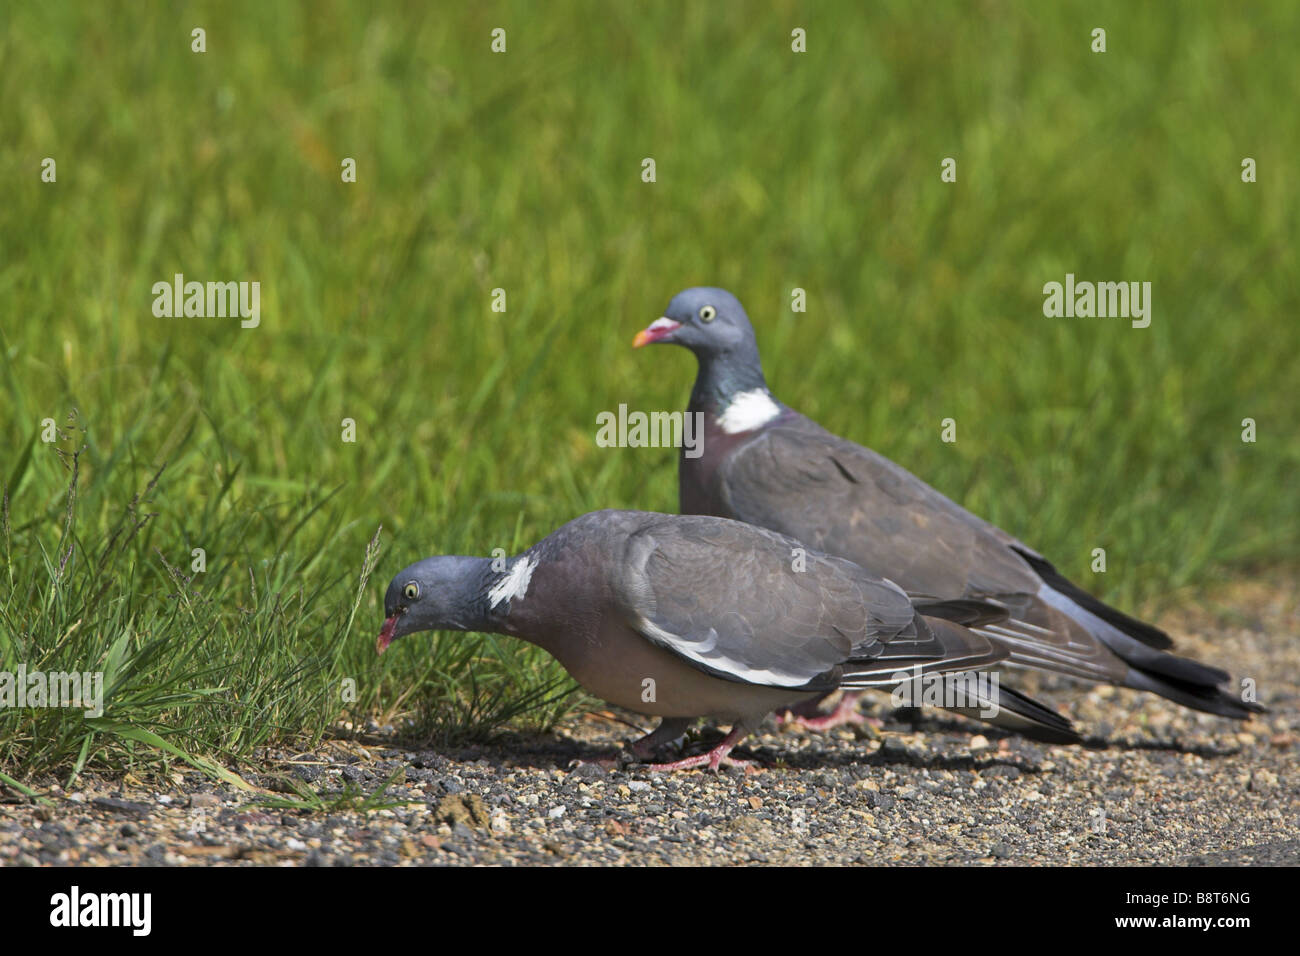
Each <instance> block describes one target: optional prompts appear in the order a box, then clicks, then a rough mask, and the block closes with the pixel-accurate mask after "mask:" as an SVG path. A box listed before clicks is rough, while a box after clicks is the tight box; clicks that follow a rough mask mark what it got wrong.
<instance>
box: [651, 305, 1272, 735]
mask: <svg viewBox="0 0 1300 956" xmlns="http://www.w3.org/2000/svg"><path fill="white" fill-rule="evenodd" d="M659 342H662V343H671V344H675V345H682V346H685V347H686V348H688V349H690V350H691V351H692V352H693V353H694V354H695V357H696V358H697V359H698V361H699V375H698V377H697V378H696V379H695V387H694V389H693V390H692V392H691V401H690V405H689V407H688V411H690V412H702V413H703V414H704V435H703V448H702V450H701V449H699V448H698V447H697V448H696V449H694V450H693V454H695V455H697V456H698V457H688V456H686V454H685V451H686V449H683V455H682V457H681V464H680V471H679V491H680V496H681V510H682V513H683V514H708V515H718V516H722V517H727V518H736V519H738V520H741V521H746V522H749V523H751V524H755V525H759V526H762V527H765V528H771V529H773V530H775V531H779V532H781V533H782V534H786V535H789V536H790V537H792V538H797V539H799V540H800V541H803V542H805V543H806V544H808V545H809V546H810V547H814V548H817V549H819V550H821V551H824V552H826V553H828V554H833V555H837V556H839V557H843V558H848V559H849V560H850V561H854V562H856V563H857V564H860V565H861V566H862V567H863V568H865V569H866V570H867V571H869V572H871V573H872V574H877V575H881V576H886V577H888V578H889V579H890V580H892V581H896V582H897V583H898V584H899V585H900V586H901V587H903V588H904V589H905V590H906V591H907V592H908V593H909V594H912V595H914V596H917V595H925V596H933V597H938V598H959V597H967V598H974V599H978V600H981V601H987V602H990V603H993V604H995V605H998V606H1000V607H1003V608H1005V609H1006V610H1007V612H1008V614H1009V616H1010V620H1009V621H1004V622H1002V623H998V624H989V625H986V626H983V627H981V628H980V632H981V633H985V634H987V635H989V636H990V637H996V639H997V640H998V641H999V642H1000V643H1003V644H1005V645H1006V646H1007V647H1008V648H1009V649H1010V651H1011V657H1010V661H1009V663H1013V664H1020V665H1024V666H1029V667H1036V668H1040V669H1043V670H1048V671H1055V672H1058V673H1062V674H1068V675H1070V676H1072V677H1079V678H1085V679H1088V680H1093V681H1101V682H1105V683H1111V684H1118V685H1120V686H1123V687H1132V688H1136V689H1138V690H1144V691H1153V692H1155V693H1157V694H1160V695H1161V696H1162V697H1167V698H1168V699H1170V700H1173V701H1176V702H1177V703H1179V704H1182V705H1184V706H1186V707H1191V708H1194V709H1196V710H1202V711H1206V712H1208V713H1212V714H1218V715H1220V716H1224V717H1233V718H1238V719H1245V718H1247V717H1249V716H1250V714H1251V713H1252V712H1260V711H1262V710H1263V708H1262V707H1260V706H1259V705H1258V704H1255V703H1252V702H1247V701H1243V700H1241V699H1240V698H1239V697H1237V696H1236V695H1234V694H1233V693H1232V691H1231V690H1230V685H1229V680H1230V678H1229V675H1228V674H1227V673H1226V672H1225V671H1222V670H1220V669H1219V668H1217V667H1209V666H1206V665H1204V664H1200V663H1198V662H1196V661H1193V660H1189V659H1186V658H1180V657H1175V656H1174V655H1172V654H1166V653H1163V651H1164V650H1165V649H1167V648H1170V647H1172V645H1173V642H1172V641H1171V640H1170V639H1169V636H1168V635H1167V634H1165V633H1164V632H1163V631H1161V630H1159V629H1158V628H1155V627H1153V626H1151V625H1150V624H1146V623H1144V622H1142V621H1139V620H1136V619H1135V618H1132V617H1130V616H1128V615H1127V614H1125V613H1123V612H1122V611H1118V610H1116V609H1115V608H1113V607H1110V606H1109V605H1106V604H1103V603H1102V602H1101V601H1099V600H1097V598H1095V597H1093V596H1092V595H1090V594H1088V593H1087V592H1086V591H1084V590H1082V589H1081V588H1079V587H1077V586H1076V585H1074V584H1072V583H1071V582H1070V581H1068V580H1066V579H1065V578H1064V577H1063V576H1062V575H1061V574H1060V573H1059V572H1058V571H1057V570H1056V568H1054V567H1053V566H1052V565H1051V564H1050V563H1049V562H1048V561H1047V559H1045V558H1044V557H1043V556H1042V555H1040V554H1039V553H1038V552H1037V551H1035V550H1034V549H1032V548H1030V547H1028V546H1027V545H1025V544H1023V543H1022V542H1020V541H1018V540H1016V539H1015V538H1013V537H1012V536H1011V535H1009V534H1007V533H1006V532H1005V531H1003V530H1001V529H1000V528H996V527H994V526H993V525H991V524H989V523H988V522H986V521H983V520H982V519H980V518H978V517H976V516H975V515H973V514H971V513H970V512H969V511H966V510H965V509H964V508H962V507H960V506H959V505H957V504H955V503H954V502H952V501H950V500H948V499H947V498H945V497H944V496H943V495H941V494H940V493H939V492H937V491H935V490H934V489H933V488H931V487H930V486H929V485H927V484H925V483H924V482H923V481H921V480H920V479H919V478H917V477H916V476H915V475H912V474H911V473H909V472H908V471H906V470H904V469H903V468H901V467H899V466H898V465H896V464H894V463H893V462H892V461H889V460H888V459H887V458H884V457H883V456H881V455H879V454H877V453H876V452H874V451H872V450H871V449H869V448H864V447H862V446H861V445H858V444H855V443H854V442H851V441H848V440H847V439H844V438H840V437H839V436H837V435H833V434H831V433H830V432H828V431H826V429H824V428H822V427H821V426H820V425H818V424H817V423H816V422H814V421H812V420H811V419H808V418H805V417H804V416H803V415H800V414H799V413H798V412H796V411H794V410H793V409H791V408H789V407H787V406H785V405H783V404H782V403H781V402H780V401H778V400H777V399H776V398H774V397H773V396H772V394H771V392H769V391H768V388H767V382H766V380H765V379H764V377H763V369H762V365H761V364H760V361H759V356H758V344H757V342H756V340H755V338H754V330H753V327H752V326H751V325H750V323H749V317H748V316H747V315H746V314H745V310H744V308H743V307H742V306H741V304H740V302H739V301H738V300H737V299H736V297H735V296H733V295H732V294H731V293H729V292H727V291H725V290H723V289H712V288H696V289H687V290H686V291H684V292H681V293H679V294H678V295H676V296H675V297H674V298H673V300H672V301H671V302H670V303H669V304H668V309H667V311H666V312H665V313H664V316H663V317H662V318H659V319H656V320H655V321H654V322H653V323H651V325H650V326H649V327H648V328H647V329H645V330H644V331H643V332H641V333H640V334H638V335H637V337H636V339H635V341H634V342H633V345H634V346H636V347H640V346H642V345H648V344H651V343H659Z"/></svg>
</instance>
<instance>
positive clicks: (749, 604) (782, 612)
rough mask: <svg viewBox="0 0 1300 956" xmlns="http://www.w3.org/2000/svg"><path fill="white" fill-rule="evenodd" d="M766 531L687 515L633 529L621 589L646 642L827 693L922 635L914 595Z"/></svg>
mask: <svg viewBox="0 0 1300 956" xmlns="http://www.w3.org/2000/svg"><path fill="white" fill-rule="evenodd" d="M796 548H798V549H802V548H803V546H802V545H800V544H799V543H798V542H796V541H792V540H790V539H788V538H786V537H784V536H781V535H777V534H774V533H772V532H770V531H767V530H764V529H762V528H755V527H751V526H748V525H744V524H741V523H739V522H734V521H727V520H726V519H719V518H702V517H697V516H682V517H677V518H673V519H671V520H665V521H664V522H660V523H655V524H651V525H649V526H647V527H645V528H643V529H642V530H641V531H638V532H637V533H635V534H633V535H631V536H629V538H628V541H627V544H626V546H625V550H624V555H623V559H622V560H621V561H620V562H618V564H617V568H618V570H617V571H616V572H615V575H616V578H615V580H614V581H613V585H614V587H613V590H614V593H615V596H616V600H617V601H618V602H619V604H620V609H621V611H622V613H623V614H624V616H625V618H626V620H627V622H628V624H629V625H630V626H632V627H633V628H634V629H635V630H637V632H638V633H640V634H641V635H642V636H643V637H645V638H646V640H649V641H651V642H652V643H654V644H657V645H659V646H660V647H664V648H666V649H668V650H670V651H672V652H673V653H675V654H677V655H678V656H680V657H682V658H683V659H684V660H686V661H687V662H689V663H690V664H692V665H693V666H695V667H697V668H700V669H701V670H704V671H706V672H707V673H710V674H713V675H714V676H717V677H722V678H725V679H727V680H734V681H740V682H744V683H750V684H761V685H766V686H775V687H791V688H800V689H808V690H829V689H831V688H833V687H836V686H838V684H839V676H840V673H841V665H843V664H845V662H847V661H850V660H851V659H854V658H858V657H866V656H869V655H872V654H873V653H874V652H876V649H877V648H879V647H880V646H882V645H883V644H885V643H887V642H889V641H892V640H896V639H900V640H904V641H906V640H908V639H909V638H912V637H914V636H915V634H916V628H917V622H918V621H920V618H919V617H918V616H917V615H916V613H915V611H914V610H913V608H912V605H911V602H910V601H909V600H908V598H907V596H906V594H904V593H903V591H902V590H901V589H900V588H898V587H896V586H895V585H892V584H889V583H888V582H884V581H877V580H874V579H872V578H870V577H869V576H868V575H866V574H864V573H863V572H862V570H861V569H860V568H857V567H856V566H854V565H852V564H851V563H849V562H847V561H842V560H840V559H836V558H829V557H826V556H824V555H820V554H817V553H816V552H808V553H805V555H804V556H803V559H802V560H803V568H804V570H795V567H796V566H798V560H797V559H798V555H797V554H795V553H794V552H795V549H796Z"/></svg>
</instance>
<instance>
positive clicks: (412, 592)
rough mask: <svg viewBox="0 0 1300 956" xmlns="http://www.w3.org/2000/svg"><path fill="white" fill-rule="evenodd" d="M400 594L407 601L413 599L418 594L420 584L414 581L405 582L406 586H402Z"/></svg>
mask: <svg viewBox="0 0 1300 956" xmlns="http://www.w3.org/2000/svg"><path fill="white" fill-rule="evenodd" d="M402 596H403V597H405V598H406V599H407V600H408V601H414V600H415V599H416V598H418V597H419V596H420V586H419V585H418V584H416V583H415V582H414V581H408V582H406V587H404V588H402Z"/></svg>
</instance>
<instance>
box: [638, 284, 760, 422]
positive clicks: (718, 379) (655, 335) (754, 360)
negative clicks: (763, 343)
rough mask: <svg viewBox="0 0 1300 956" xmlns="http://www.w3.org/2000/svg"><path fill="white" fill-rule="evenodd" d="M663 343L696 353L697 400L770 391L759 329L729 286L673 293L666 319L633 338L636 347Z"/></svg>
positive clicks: (723, 399)
mask: <svg viewBox="0 0 1300 956" xmlns="http://www.w3.org/2000/svg"><path fill="white" fill-rule="evenodd" d="M659 342H664V343H667V344H669V345H681V346H684V347H686V348H688V349H690V350H691V351H692V352H693V353H695V358H696V359H697V360H698V361H699V363H700V374H699V378H697V379H696V382H695V390H694V392H693V393H692V404H693V405H694V404H695V403H696V402H697V401H698V402H700V403H703V404H706V405H718V404H722V405H725V404H726V403H727V402H728V401H730V399H731V398H732V397H734V396H735V395H737V394H739V393H741V392H746V391H750V390H752V389H763V390H764V391H766V390H767V383H766V381H765V380H764V379H763V364H762V362H761V361H760V360H759V357H758V342H757V341H756V340H755V338H754V327H753V326H752V325H750V324H749V316H747V315H746V314H745V307H744V306H742V305H741V304H740V300H739V299H737V298H736V297H735V296H734V295H732V294H731V293H730V292H728V291H727V290H726V289H714V288H710V287H707V286H701V287H699V288H695V289H686V290H685V291H684V292H679V293H677V294H676V295H675V296H673V300H672V301H671V302H669V303H668V308H667V309H665V310H664V314H663V316H662V317H660V318H658V319H655V320H654V321H653V322H651V323H650V325H649V327H647V328H646V329H645V330H644V331H642V332H640V333H639V334H638V335H637V337H636V339H635V340H633V342H632V347H633V348H640V347H641V346H643V345H651V344H655V343H659Z"/></svg>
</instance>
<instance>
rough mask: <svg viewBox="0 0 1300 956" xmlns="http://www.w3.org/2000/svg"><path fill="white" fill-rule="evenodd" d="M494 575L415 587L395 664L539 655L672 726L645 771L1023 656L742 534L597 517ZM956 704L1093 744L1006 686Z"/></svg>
mask: <svg viewBox="0 0 1300 956" xmlns="http://www.w3.org/2000/svg"><path fill="white" fill-rule="evenodd" d="M797 554H802V558H801V559H799V558H796V555H797ZM493 564H494V562H493V559H491V558H472V557H455V556H441V557H432V558H426V559H425V560H423V561H418V562H416V563H415V564H412V565H411V566H410V567H408V568H406V569H405V570H403V571H402V572H400V573H399V574H398V575H397V576H396V577H394V578H393V580H392V583H391V584H390V585H389V586H388V593H387V594H386V595H385V597H384V612H385V615H386V620H385V621H384V626H383V629H382V630H381V631H380V634H379V639H378V643H377V649H378V651H379V652H380V653H383V651H384V650H385V649H386V648H387V647H388V645H389V644H390V643H391V642H392V641H394V640H395V639H397V638H399V637H401V636H403V635H405V634H411V633H414V632H416V631H428V630H456V631H484V632H492V633H497V634H506V635H510V636H513V637H519V638H523V639H524V640H527V641H530V642H531V643H533V644H536V645H538V646H539V647H541V648H543V649H544V650H546V651H548V652H549V653H550V654H552V655H553V656H554V657H556V658H557V659H558V660H559V661H560V663H561V664H563V665H564V667H565V669H566V670H568V672H569V673H570V674H571V675H573V677H574V678H575V679H576V680H577V681H578V682H579V683H580V684H582V685H583V686H584V687H585V688H586V689H587V690H589V691H590V692H591V693H592V694H594V695H596V696H597V697H601V698H603V699H605V700H607V701H609V702H611V703H613V704H616V705H618V706H620V707H625V708H627V709H629V710H633V711H636V712H638V713H642V714H650V715H658V716H661V717H662V718H663V720H662V722H661V723H660V725H659V727H658V728H656V729H655V731H654V732H652V733H650V734H648V735H647V736H645V737H643V738H642V739H640V740H638V741H636V742H635V743H634V744H633V745H632V748H631V749H632V752H633V753H634V754H635V755H636V756H638V757H646V756H648V755H649V754H650V753H652V752H653V750H654V749H655V748H656V747H657V746H658V745H659V744H662V743H664V742H666V741H671V740H674V739H676V738H677V737H680V736H681V735H682V734H683V733H685V731H686V730H687V729H688V728H689V727H690V725H691V724H692V723H693V722H694V720H695V719H696V718H699V717H713V718H717V719H719V720H723V721H727V722H730V723H731V725H732V727H731V731H730V733H728V734H727V736H726V737H725V738H724V739H723V741H722V742H721V743H720V744H719V745H718V746H717V747H715V748H714V749H713V750H712V751H710V752H709V753H707V754H701V755H699V756H695V757H689V758H686V759H684V760H678V761H676V762H674V763H669V764H662V765H657V766H658V769H665V770H676V769H683V768H686V767H696V766H702V765H705V764H707V765H708V766H709V767H711V768H712V769H714V770H716V769H717V768H718V767H719V766H721V765H722V764H724V763H726V764H738V763H740V761H733V760H732V759H731V758H730V757H729V756H728V754H729V753H730V751H731V749H732V748H733V747H734V746H735V745H736V744H737V743H739V742H740V741H741V740H742V739H744V738H745V737H746V736H748V735H749V734H750V733H752V732H753V731H754V730H756V729H757V728H758V726H759V723H760V722H761V721H762V719H763V718H764V717H765V716H766V715H767V714H768V713H769V712H771V711H773V710H776V709H778V708H785V707H790V706H794V705H797V704H799V703H802V702H805V701H809V700H816V699H818V698H820V697H823V696H825V695H826V694H827V693H829V692H831V691H834V690H835V689H836V688H841V687H843V688H861V687H871V686H880V687H898V686H899V685H900V684H904V683H907V684H909V685H911V686H918V685H917V682H918V681H925V680H932V681H933V680H935V679H938V680H947V681H952V680H953V679H952V678H929V677H928V676H927V675H931V674H933V675H943V674H953V673H955V672H970V671H975V670H979V669H982V668H987V667H989V666H990V665H992V664H995V663H997V662H998V661H1001V660H1004V659H1006V657H1007V656H1008V653H1009V652H1008V650H1007V648H1006V647H1005V646H1003V645H1002V643H1001V641H1000V640H999V639H998V638H996V637H991V636H987V635H982V634H978V633H976V632H974V631H971V630H968V629H967V628H966V627H964V626H963V625H962V624H961V623H959V622H962V621H966V622H969V623H980V622H987V621H989V620H993V619H1000V618H1002V617H1003V616H1004V615H1003V613H1002V612H1001V611H1000V610H998V609H996V608H993V607H991V606H988V605H984V604H981V603H979V602H975V601H952V602H928V603H923V604H920V605H918V606H917V607H914V606H913V603H912V601H911V600H910V599H909V598H908V597H907V595H906V594H904V593H903V591H902V590H901V589H900V588H898V587H897V586H896V585H894V584H891V583H890V582H888V581H882V580H880V579H878V578H875V577H872V576H871V575H870V574H868V573H867V572H866V571H864V570H862V569H861V568H860V567H858V566H857V565H855V564H853V563H852V562H850V561H844V560H842V559H840V558H833V557H829V556H827V555H823V554H820V553H818V552H815V551H811V550H807V549H805V548H803V547H802V546H801V545H800V544H799V542H797V541H793V540H791V539H790V538H787V537H785V536H783V535H779V534H776V533H775V532H772V531H768V530H766V529H764V528H756V527H753V526H752V525H747V524H743V523H741V522H738V521H730V520H728V519H725V518H714V517H708V516H700V515H685V516H684V515H663V514H654V513H651V512H642V511H595V512H592V513H590V514H587V515H583V516H582V517H580V518H575V519H574V520H573V521H570V522H569V523H568V524H566V525H564V526H563V527H561V528H559V529H558V530H556V531H555V532H553V533H552V534H550V535H549V536H547V537H546V538H544V539H542V540H541V541H540V542H538V543H537V544H536V545H534V546H533V547H531V548H529V549H528V550H527V551H525V552H524V553H523V554H521V555H518V556H517V557H515V558H512V559H510V560H509V562H508V564H507V565H506V567H505V568H504V569H503V570H494V569H493ZM900 677H906V680H905V681H904V680H900ZM990 684H991V686H990ZM952 693H955V694H957V695H960V694H962V693H965V694H966V696H964V697H960V696H958V697H956V698H954V697H952V696H947V695H948V694H952ZM943 694H944V696H940V697H939V699H938V701H937V702H939V703H940V704H941V706H947V707H949V709H954V710H958V711H959V712H961V713H969V714H971V715H972V716H982V717H986V719H991V720H992V722H995V723H998V724H1000V725H1002V726H1009V727H1012V728H1014V729H1017V730H1029V731H1031V732H1037V733H1038V735H1039V736H1043V737H1045V738H1047V739H1054V740H1062V741H1072V740H1078V736H1077V735H1076V734H1075V733H1074V731H1073V730H1072V728H1071V727H1070V723H1069V721H1068V720H1066V719H1065V718H1064V717H1061V716H1060V715H1059V714H1057V713H1055V712H1054V711H1051V710H1048V709H1047V708H1045V707H1043V706H1042V705H1041V704H1038V703H1036V702H1034V701H1032V700H1030V699H1029V698H1027V697H1024V696H1023V695H1020V694H1017V693H1015V692H1014V691H1008V690H1006V689H1005V688H999V687H998V685H997V682H996V681H993V682H985V683H983V684H980V683H976V682H973V681H967V682H966V683H964V684H960V685H959V684H957V682H955V681H953V683H952V685H951V686H950V687H945V688H943ZM992 711H996V714H992V713H991V712H992Z"/></svg>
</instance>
